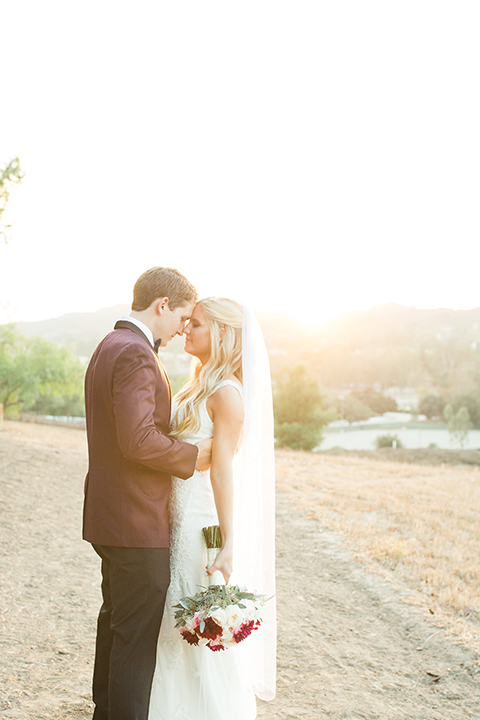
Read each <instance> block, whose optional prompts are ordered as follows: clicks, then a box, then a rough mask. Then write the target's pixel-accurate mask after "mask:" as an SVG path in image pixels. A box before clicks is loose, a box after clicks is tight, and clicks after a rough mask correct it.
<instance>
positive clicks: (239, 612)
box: [174, 525, 267, 651]
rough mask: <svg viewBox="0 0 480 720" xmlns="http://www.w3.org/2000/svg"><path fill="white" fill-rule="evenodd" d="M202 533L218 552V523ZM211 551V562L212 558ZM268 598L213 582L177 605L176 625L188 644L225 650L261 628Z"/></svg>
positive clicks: (233, 586) (209, 546)
mask: <svg viewBox="0 0 480 720" xmlns="http://www.w3.org/2000/svg"><path fill="white" fill-rule="evenodd" d="M203 534H204V537H205V541H206V544H207V551H208V550H214V551H215V553H216V552H218V548H219V547H220V546H221V538H220V528H219V527H218V525H214V526H212V527H209V528H203ZM211 555H212V554H210V556H209V563H210V562H213V560H211ZM222 578H223V576H222ZM266 599H267V598H266V596H265V595H255V594H254V593H251V592H248V591H247V590H246V589H245V588H240V587H239V586H238V585H220V584H218V585H217V584H215V585H211V586H210V587H208V588H206V589H205V590H203V591H202V592H199V593H197V594H196V595H193V596H192V597H185V598H182V599H181V600H180V602H179V603H178V605H174V607H175V608H177V609H176V611H175V620H176V625H175V627H177V628H178V629H179V631H180V633H181V635H182V637H183V639H184V640H185V641H186V642H188V643H189V645H196V646H199V645H200V646H201V645H206V646H207V647H208V648H209V649H210V650H214V651H216V650H226V649H227V648H229V647H235V645H238V643H240V642H242V640H245V638H247V637H248V636H249V635H250V634H251V633H252V631H253V630H258V628H259V627H260V626H261V624H262V619H261V608H262V606H263V605H264V604H265V602H266Z"/></svg>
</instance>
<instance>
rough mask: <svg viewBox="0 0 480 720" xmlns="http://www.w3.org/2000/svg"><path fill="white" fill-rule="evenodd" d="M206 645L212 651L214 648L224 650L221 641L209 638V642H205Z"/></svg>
mask: <svg viewBox="0 0 480 720" xmlns="http://www.w3.org/2000/svg"><path fill="white" fill-rule="evenodd" d="M207 647H208V648H210V650H213V651H214V652H215V651H216V650H225V647H224V646H223V645H222V643H221V642H215V641H212V640H210V642H209V643H207Z"/></svg>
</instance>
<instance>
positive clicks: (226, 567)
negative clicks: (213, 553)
mask: <svg viewBox="0 0 480 720" xmlns="http://www.w3.org/2000/svg"><path fill="white" fill-rule="evenodd" d="M216 570H220V572H221V573H222V575H223V577H224V578H225V584H226V585H228V581H229V580H230V576H231V574H232V570H233V558H232V553H231V551H229V550H227V549H226V548H222V550H220V552H219V553H218V555H217V557H216V558H215V562H214V563H213V564H212V565H210V567H208V566H207V575H213V573H214V572H215V571H216Z"/></svg>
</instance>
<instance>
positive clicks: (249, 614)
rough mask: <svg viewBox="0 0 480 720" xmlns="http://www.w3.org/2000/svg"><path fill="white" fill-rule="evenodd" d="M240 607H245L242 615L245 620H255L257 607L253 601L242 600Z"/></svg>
mask: <svg viewBox="0 0 480 720" xmlns="http://www.w3.org/2000/svg"><path fill="white" fill-rule="evenodd" d="M242 605H245V610H244V615H245V617H246V619H247V620H256V619H257V618H256V614H257V607H256V605H255V603H254V602H253V600H242Z"/></svg>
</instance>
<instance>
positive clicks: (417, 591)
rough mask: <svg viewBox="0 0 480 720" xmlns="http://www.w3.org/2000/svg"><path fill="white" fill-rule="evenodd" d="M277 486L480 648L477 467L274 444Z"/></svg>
mask: <svg viewBox="0 0 480 720" xmlns="http://www.w3.org/2000/svg"><path fill="white" fill-rule="evenodd" d="M377 457H378V455H377ZM393 457H394V456H393ZM277 487H278V489H279V490H282V489H283V490H285V489H288V492H289V494H290V497H291V498H292V499H293V500H294V502H295V503H296V504H297V506H298V507H300V508H302V509H303V510H304V511H305V512H306V513H307V515H309V516H310V517H312V518H316V519H318V520H319V521H320V523H321V525H322V526H323V527H325V528H328V529H329V530H332V531H334V532H337V533H340V534H341V535H343V536H345V537H346V538H347V539H348V540H349V543H350V546H351V547H352V548H353V549H354V551H355V556H356V558H357V559H359V560H361V561H362V562H364V563H367V564H368V566H369V567H370V569H374V570H375V571H376V572H380V573H382V574H383V576H384V577H387V578H388V579H390V580H395V579H398V580H401V581H402V582H403V583H406V584H407V585H408V586H409V587H410V588H411V590H412V596H411V598H410V602H412V604H417V605H419V606H420V607H422V609H423V610H424V611H425V612H426V613H428V614H430V615H434V616H435V621H436V622H437V623H438V624H439V625H441V626H443V627H448V628H449V630H450V631H451V632H453V633H454V634H455V635H457V636H458V637H461V638H462V640H463V641H464V642H466V643H467V644H468V645H469V646H470V647H472V648H475V649H476V650H477V651H479V650H480V560H479V559H480V468H479V467H472V466H468V465H452V464H448V465H447V464H443V465H433V466H429V465H424V464H422V465H420V464H412V463H406V462H396V461H395V460H393V459H392V460H385V459H381V460H380V459H375V460H371V459H369V458H366V457H357V456H351V455H344V456H338V455H333V456H331V455H328V454H324V453H318V454H312V453H303V452H294V451H288V450H279V451H277Z"/></svg>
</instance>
